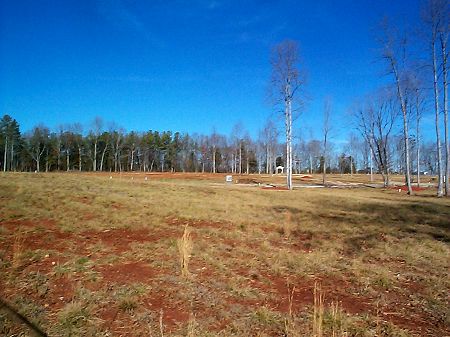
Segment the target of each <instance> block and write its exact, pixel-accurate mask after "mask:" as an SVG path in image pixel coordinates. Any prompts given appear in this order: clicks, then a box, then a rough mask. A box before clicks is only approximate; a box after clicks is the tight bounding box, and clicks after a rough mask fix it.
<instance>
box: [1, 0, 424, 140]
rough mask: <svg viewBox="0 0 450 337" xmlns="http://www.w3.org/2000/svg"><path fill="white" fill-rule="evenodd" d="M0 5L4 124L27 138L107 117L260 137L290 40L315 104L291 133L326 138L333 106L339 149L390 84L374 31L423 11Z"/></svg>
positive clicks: (350, 5)
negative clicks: (352, 119) (283, 44)
mask: <svg viewBox="0 0 450 337" xmlns="http://www.w3.org/2000/svg"><path fill="white" fill-rule="evenodd" d="M0 4H1V5H0V29H1V30H0V114H1V115H3V114H5V113H6V114H10V115H12V116H13V117H14V118H16V119H17V120H18V122H19V123H20V125H21V128H22V130H28V129H30V128H31V127H32V126H34V125H36V124H38V123H44V124H46V125H47V126H49V127H51V128H56V127H57V126H58V125H60V124H67V123H74V122H80V123H83V124H84V125H85V129H86V130H87V129H88V128H89V123H90V122H91V121H92V120H93V119H94V117H95V116H100V117H102V118H103V119H104V120H105V122H108V121H114V122H115V123H116V124H118V125H120V126H122V127H124V128H125V129H126V130H128V131H130V130H137V131H144V130H149V129H152V130H172V131H180V132H189V133H193V132H198V133H209V132H210V131H211V130H212V129H213V128H216V129H217V130H218V131H219V132H221V133H226V134H228V133H229V132H230V131H231V129H232V127H233V125H234V124H235V123H237V122H241V123H242V124H243V125H244V127H245V128H246V129H247V130H248V131H249V132H250V135H252V136H256V135H257V133H258V130H259V129H260V128H261V127H262V126H263V124H264V123H265V120H266V119H267V117H268V116H273V115H274V111H275V109H274V108H273V107H272V106H271V105H270V104H269V103H268V102H267V99H266V98H265V97H266V92H267V87H268V82H269V79H270V71H271V69H270V63H269V57H270V50H271V48H272V46H273V45H274V44H276V43H278V42H280V41H282V40H285V39H293V40H296V41H298V42H299V45H300V52H301V58H302V62H301V64H300V67H304V69H305V70H306V71H307V74H308V83H307V86H306V91H307V94H308V97H309V99H308V102H307V104H306V106H305V109H304V111H303V112H302V115H301V116H300V118H299V119H298V120H297V121H296V125H295V127H296V130H297V131H296V133H300V134H302V135H303V136H305V137H309V136H310V135H311V134H312V135H313V136H316V137H320V131H319V130H320V128H321V124H322V118H321V116H322V109H323V100H324V98H325V97H326V96H331V97H332V101H333V120H334V123H335V125H336V127H335V136H334V137H335V140H336V141H337V142H339V141H341V140H342V139H345V137H346V135H347V133H348V131H349V127H348V125H349V118H348V116H347V114H346V112H347V109H348V107H349V106H350V105H351V103H352V101H353V100H354V98H355V97H357V96H361V95H364V94H366V93H367V92H369V91H371V90H372V89H373V88H376V87H377V86H379V85H380V84H382V83H383V82H385V81H387V80H389V78H387V77H383V76H382V74H383V69H384V67H383V65H382V63H381V62H379V61H378V54H377V45H376V43H375V36H376V27H377V24H378V22H379V21H380V19H381V18H382V17H383V15H389V16H390V17H392V18H393V20H397V21H400V22H404V21H405V18H408V19H407V21H406V23H408V24H410V25H413V24H414V22H415V21H417V20H418V17H419V7H420V6H419V5H420V4H419V2H418V1H414V0H411V1H388V0H377V1H375V0H372V1H371V0H361V1H355V0H353V1H351V0H340V1H332V0H329V1H325V0H323V1H289V0H284V1H265V0H261V1H256V0H253V1H251V0H240V1H221V0H192V1H181V0H178V1H170V0H166V1H160V0H153V1H151V0H149V1H137V0H136V1H133V0H129V1H128V0H86V1H83V0H76V1H75V0H64V1H57V0H53V1H49V0H38V1H35V0H30V1H22V0H0ZM426 123H428V122H426ZM430 125H431V124H430ZM430 125H429V126H430ZM429 126H428V127H429ZM426 127H427V126H426ZM316 129H317V130H316ZM430 130H431V129H430Z"/></svg>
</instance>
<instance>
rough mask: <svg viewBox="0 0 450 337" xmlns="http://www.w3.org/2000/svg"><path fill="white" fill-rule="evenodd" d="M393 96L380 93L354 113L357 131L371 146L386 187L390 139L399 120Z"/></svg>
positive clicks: (387, 92)
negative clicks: (396, 121) (397, 119)
mask: <svg viewBox="0 0 450 337" xmlns="http://www.w3.org/2000/svg"><path fill="white" fill-rule="evenodd" d="M392 96H393V94H392V93H391V92H389V91H383V92H380V93H378V94H377V95H376V97H375V99H374V100H370V101H368V102H366V104H360V105H359V106H358V107H357V108H356V109H355V111H354V118H355V120H356V123H357V129H358V130H359V132H360V133H361V135H362V136H363V137H364V139H365V140H366V142H367V144H369V146H370V150H371V153H372V154H373V159H374V160H375V163H376V164H377V166H378V169H379V171H380V173H381V175H382V177H383V183H384V186H385V187H387V186H389V170H390V165H391V163H390V156H389V139H390V134H391V131H392V129H393V126H394V123H395V120H396V118H397V107H396V106H395V103H394V99H393V98H392ZM371 159H372V158H371Z"/></svg>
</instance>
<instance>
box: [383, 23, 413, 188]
mask: <svg viewBox="0 0 450 337" xmlns="http://www.w3.org/2000/svg"><path fill="white" fill-rule="evenodd" d="M383 29H384V36H383V37H382V38H381V41H380V42H381V45H382V56H383V58H384V59H385V60H386V61H387V63H388V66H389V71H390V73H391V74H392V75H393V76H394V81H395V86H396V89H397V97H398V100H399V103H400V108H401V111H402V115H403V142H404V147H405V169H406V170H405V171H406V172H405V178H406V185H407V188H408V194H412V188H411V171H410V153H409V152H410V151H409V131H408V120H409V115H408V107H407V99H406V94H405V89H406V86H407V84H406V83H405V80H406V72H405V70H404V69H401V66H402V65H404V63H405V59H404V57H405V54H406V53H405V44H406V40H405V39H404V38H398V37H397V36H396V34H395V32H393V31H392V30H391V29H390V27H389V26H388V24H387V21H384V22H383Z"/></svg>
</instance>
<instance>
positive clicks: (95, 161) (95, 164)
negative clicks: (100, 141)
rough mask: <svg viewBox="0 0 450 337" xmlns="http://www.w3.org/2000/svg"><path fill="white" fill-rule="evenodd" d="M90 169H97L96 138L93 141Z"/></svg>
mask: <svg viewBox="0 0 450 337" xmlns="http://www.w3.org/2000/svg"><path fill="white" fill-rule="evenodd" d="M92 170H93V171H94V172H95V171H97V139H96V140H95V143H94V159H93V161H92Z"/></svg>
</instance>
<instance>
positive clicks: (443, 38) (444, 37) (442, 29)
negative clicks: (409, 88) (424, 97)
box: [439, 0, 450, 196]
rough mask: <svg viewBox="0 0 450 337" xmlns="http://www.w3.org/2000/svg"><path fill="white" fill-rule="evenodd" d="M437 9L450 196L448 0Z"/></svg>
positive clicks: (446, 187)
mask: <svg viewBox="0 0 450 337" xmlns="http://www.w3.org/2000/svg"><path fill="white" fill-rule="evenodd" d="M439 11H440V13H441V19H440V25H439V41H440V44H441V61H442V90H443V91H444V98H443V104H444V143H445V195H446V196H450V190H449V184H450V183H449V179H450V144H449V138H448V137H449V135H448V132H449V131H448V128H449V125H448V81H447V74H448V63H447V61H448V50H447V42H448V34H449V30H450V5H449V2H448V1H442V0H441V1H440V5H439Z"/></svg>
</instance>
